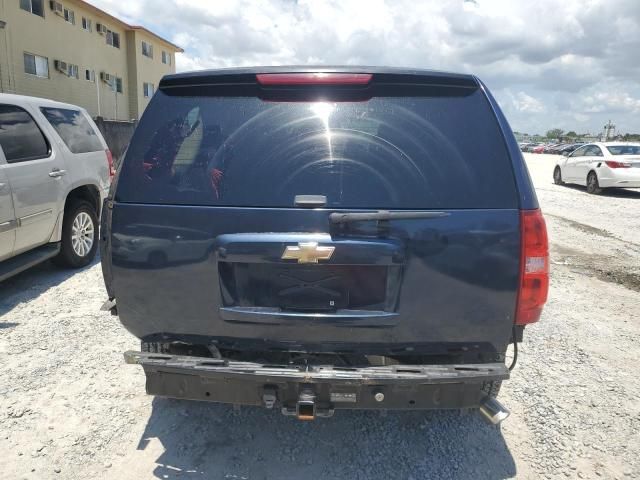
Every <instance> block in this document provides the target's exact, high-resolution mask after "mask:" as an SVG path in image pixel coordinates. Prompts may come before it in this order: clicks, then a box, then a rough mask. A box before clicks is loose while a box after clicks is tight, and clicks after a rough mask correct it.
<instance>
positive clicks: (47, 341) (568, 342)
mask: <svg viewBox="0 0 640 480" xmlns="http://www.w3.org/2000/svg"><path fill="white" fill-rule="evenodd" d="M527 161H528V163H529V167H530V170H531V173H532V177H533V178H534V182H535V183H536V187H537V190H538V194H539V198H540V201H541V204H542V207H543V209H544V211H545V213H546V215H547V223H548V226H549V233H550V238H551V242H552V268H553V272H552V287H551V294H550V299H549V303H548V306H547V308H546V309H545V312H544V315H543V318H542V321H541V322H540V323H539V324H537V325H534V326H532V327H530V328H527V330H526V332H525V342H524V344H522V345H521V347H520V354H519V362H518V367H517V368H516V370H515V371H514V374H513V376H512V380H511V381H509V382H507V383H506V384H505V386H504V387H503V391H502V393H501V396H500V398H501V400H502V401H503V402H504V403H505V405H507V406H508V407H509V408H510V409H511V410H512V416H511V417H510V418H509V420H507V421H506V422H505V424H503V426H502V427H501V428H495V427H491V426H488V425H486V424H485V423H484V422H483V421H481V419H480V418H479V416H478V415H477V414H475V413H470V414H464V413H460V412H427V413H419V412H409V413H391V412H390V413H388V414H387V415H386V416H383V415H380V414H379V413H375V414H373V413H367V412H338V413H336V415H335V416H334V418H333V419H328V420H319V421H316V422H298V421H296V420H293V419H291V418H286V417H283V416H281V415H280V414H279V413H277V412H273V411H267V410H263V409H257V408H243V409H242V410H240V411H236V410H234V409H233V408H231V407H227V406H223V405H214V404H205V403H195V402H185V401H175V400H168V399H153V398H151V397H147V396H146V395H145V394H144V375H143V373H142V370H141V369H140V368H138V367H135V366H129V365H124V364H123V361H122V352H123V351H125V350H127V349H135V348H137V347H138V342H137V340H136V339H135V338H133V337H132V336H131V335H129V334H128V333H127V332H126V331H125V330H124V329H123V328H121V327H120V324H119V322H118V321H117V319H116V318H115V317H111V316H110V315H108V314H106V313H104V312H100V311H99V307H100V305H101V303H102V302H103V301H104V299H105V292H104V287H103V285H102V278H101V272H100V266H99V265H98V264H97V263H95V264H93V265H92V266H90V267H88V268H86V269H84V270H83V271H80V272H67V271H59V270H57V269H55V268H54V267H52V266H50V265H48V264H45V265H42V266H39V267H37V268H34V269H32V270H30V271H28V272H25V273H23V274H21V275H19V276H17V277H15V278H13V279H11V280H9V281H7V282H4V283H3V284H0V366H1V367H2V376H0V452H3V453H2V455H0V478H3V479H4V478H7V479H14V478H16V479H22V478H28V479H49V478H65V479H84V478H98V479H99V478H117V479H147V478H163V479H173V478H215V479H252V480H253V479H266V478H291V479H294V478H295V479H299V478H349V479H352V478H363V479H378V478H379V479H388V478H398V479H421V478H438V479H446V478H474V479H475V478H512V477H517V478H531V479H534V478H535V479H537V478H612V479H613V478H619V479H623V478H640V438H639V434H638V432H639V431H640V400H639V399H640V382H639V381H638V376H637V364H638V361H640V293H638V291H639V290H640V287H639V285H640V282H639V278H640V214H639V213H638V212H639V211H640V192H633V191H617V192H613V193H609V194H605V195H603V196H599V197H593V196H590V195H588V194H587V193H586V192H585V191H584V189H582V188H572V187H559V186H555V185H553V184H552V182H551V172H552V169H553V165H554V163H553V162H554V158H553V157H551V156H547V155H527Z"/></svg>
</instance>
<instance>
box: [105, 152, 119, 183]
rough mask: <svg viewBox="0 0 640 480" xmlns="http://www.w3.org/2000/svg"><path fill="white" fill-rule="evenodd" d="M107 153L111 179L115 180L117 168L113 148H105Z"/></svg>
mask: <svg viewBox="0 0 640 480" xmlns="http://www.w3.org/2000/svg"><path fill="white" fill-rule="evenodd" d="M105 153H106V154H107V164H108V165H109V180H113V177H115V175H116V168H115V166H114V164H113V155H111V150H109V149H108V148H107V149H106V150H105Z"/></svg>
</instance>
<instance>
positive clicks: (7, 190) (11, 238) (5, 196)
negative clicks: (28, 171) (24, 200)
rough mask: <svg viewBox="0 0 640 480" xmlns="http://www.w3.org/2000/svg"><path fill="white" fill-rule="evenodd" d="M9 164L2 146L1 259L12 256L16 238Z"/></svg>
mask: <svg viewBox="0 0 640 480" xmlns="http://www.w3.org/2000/svg"><path fill="white" fill-rule="evenodd" d="M6 166H7V164H6V162H5V159H4V154H3V153H2V148H0V260H4V259H5V258H8V257H10V256H11V254H12V252H13V244H14V242H15V239H16V225H17V222H16V215H15V212H14V210H13V199H12V198H11V186H10V185H9V178H8V177H7V174H6V173H5V168H6Z"/></svg>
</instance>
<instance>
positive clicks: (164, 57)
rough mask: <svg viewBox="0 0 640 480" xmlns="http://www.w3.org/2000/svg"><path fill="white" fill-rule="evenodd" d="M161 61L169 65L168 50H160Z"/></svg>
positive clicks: (169, 55) (169, 56)
mask: <svg viewBox="0 0 640 480" xmlns="http://www.w3.org/2000/svg"><path fill="white" fill-rule="evenodd" d="M162 63H166V64H167V65H171V54H170V53H168V52H165V51H164V50H163V51H162Z"/></svg>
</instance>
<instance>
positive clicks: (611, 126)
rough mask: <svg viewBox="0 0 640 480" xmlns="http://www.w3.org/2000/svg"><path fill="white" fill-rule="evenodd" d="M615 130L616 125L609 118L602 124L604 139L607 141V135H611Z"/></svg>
mask: <svg viewBox="0 0 640 480" xmlns="http://www.w3.org/2000/svg"><path fill="white" fill-rule="evenodd" d="M615 131H616V126H615V125H614V124H613V123H611V120H609V122H608V123H607V124H606V125H605V126H604V141H605V142H608V141H609V137H610V136H611V132H615Z"/></svg>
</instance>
